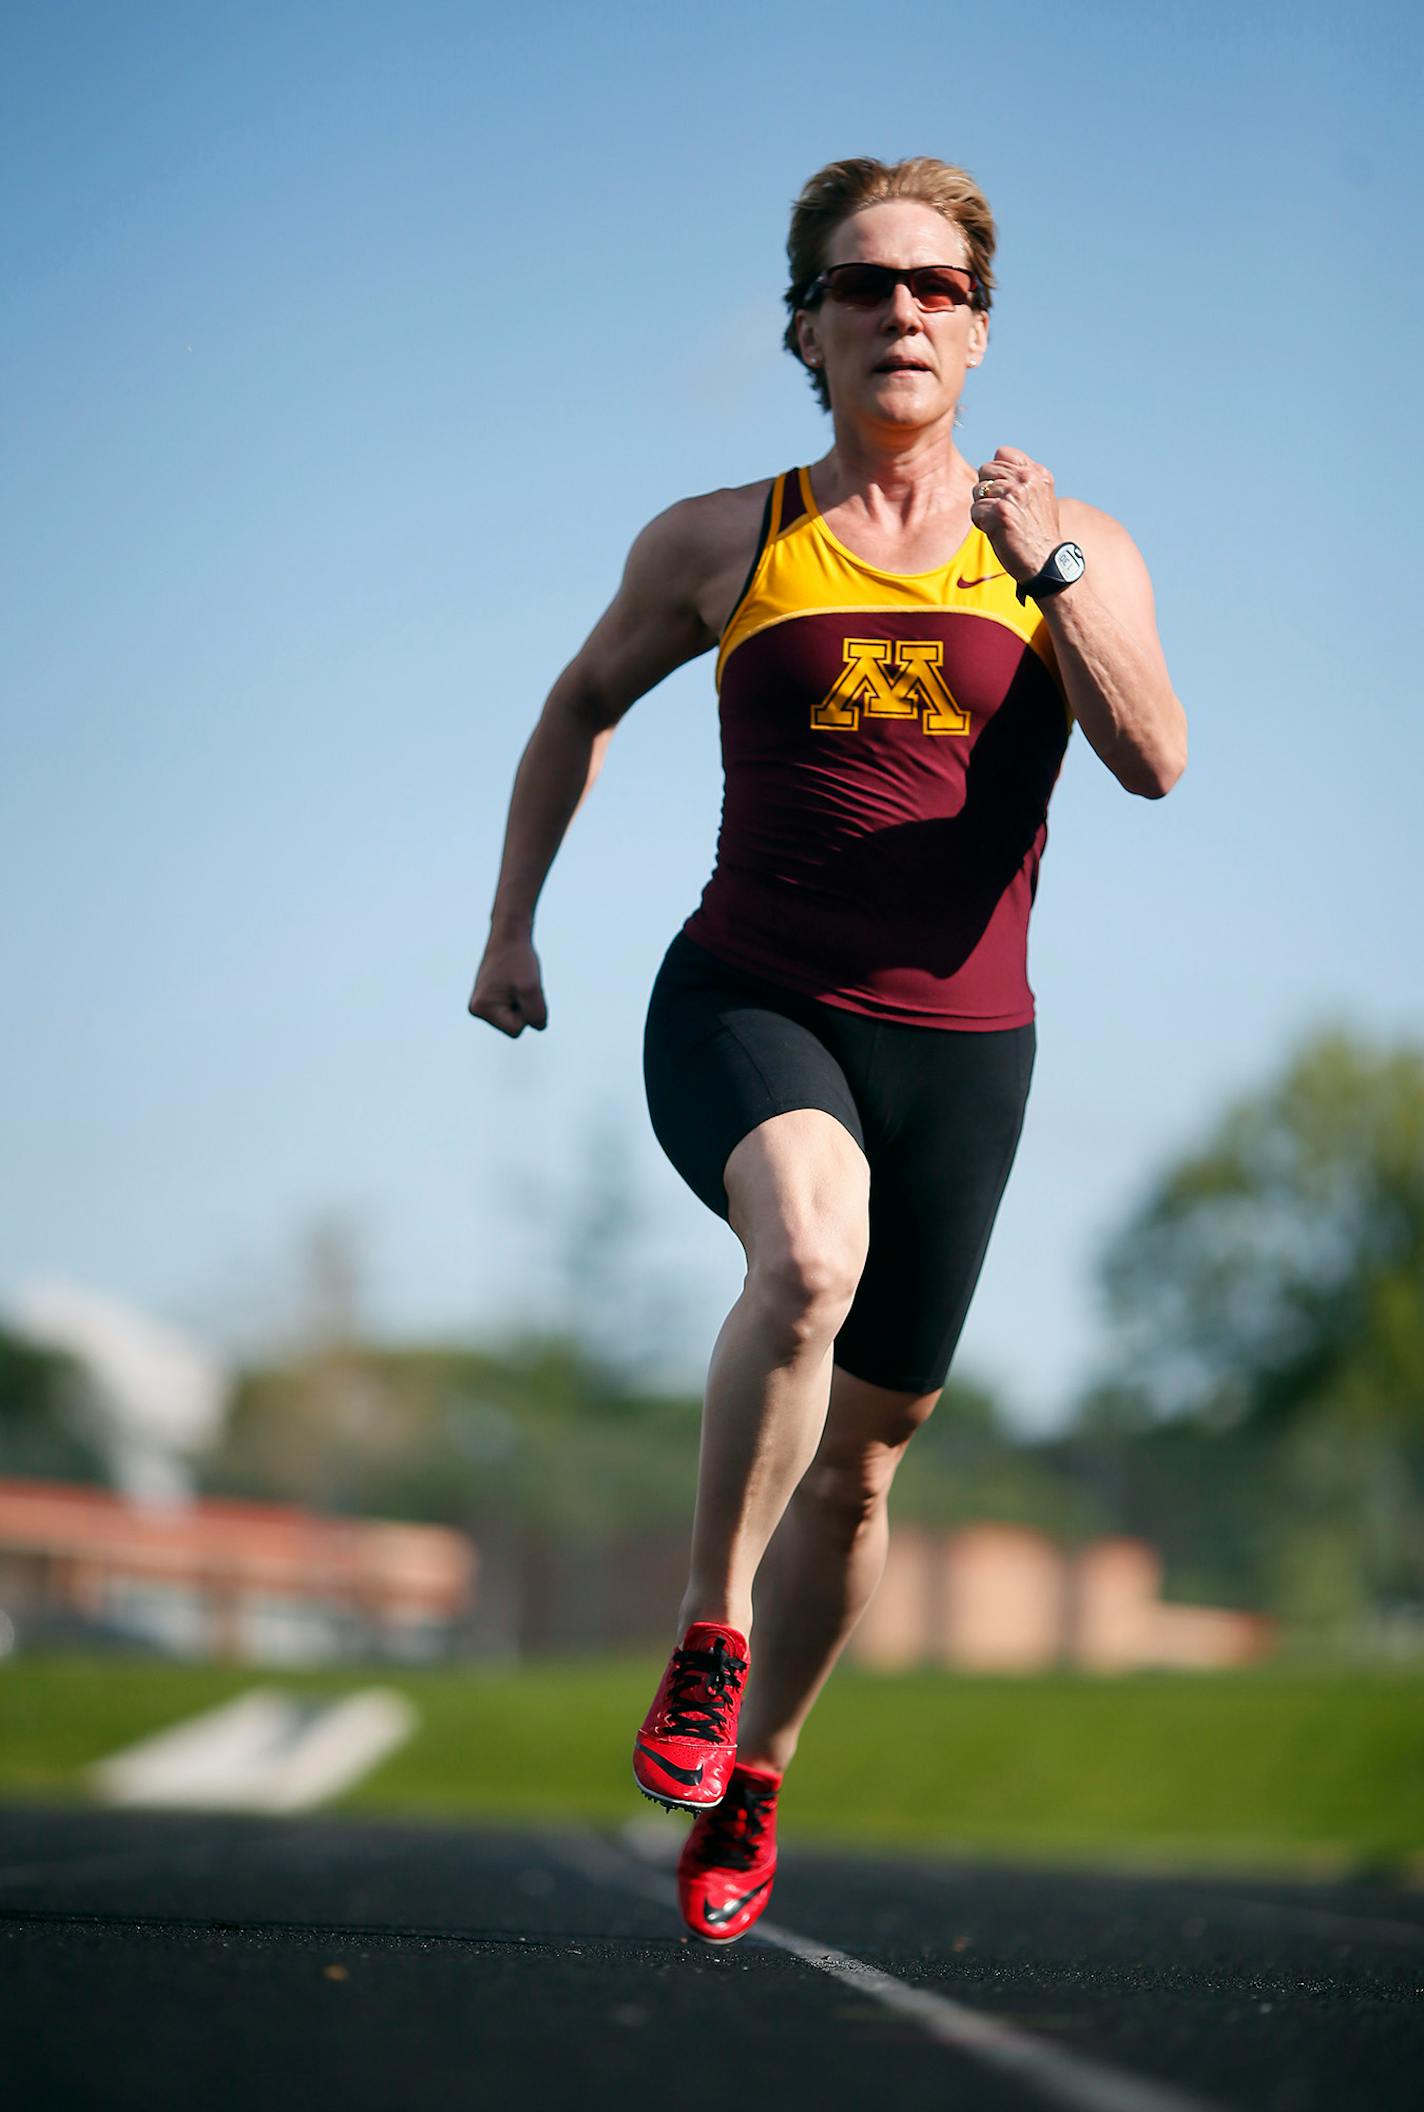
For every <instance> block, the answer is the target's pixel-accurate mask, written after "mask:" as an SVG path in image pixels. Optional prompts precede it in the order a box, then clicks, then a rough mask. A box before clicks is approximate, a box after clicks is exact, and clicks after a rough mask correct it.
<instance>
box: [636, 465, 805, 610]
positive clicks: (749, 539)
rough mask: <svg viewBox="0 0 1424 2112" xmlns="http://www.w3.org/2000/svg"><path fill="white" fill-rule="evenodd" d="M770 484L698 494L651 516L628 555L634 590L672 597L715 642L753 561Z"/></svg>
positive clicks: (763, 482)
mask: <svg viewBox="0 0 1424 2112" xmlns="http://www.w3.org/2000/svg"><path fill="white" fill-rule="evenodd" d="M771 482H772V480H771V478H770V477H761V478H758V480H757V481H756V482H755V483H754V484H734V485H726V486H724V487H723V488H722V489H721V490H720V491H704V492H699V493H697V494H696V495H695V496H694V497H692V498H687V499H679V500H677V501H676V503H675V504H674V505H672V506H669V507H667V508H665V509H664V511H663V512H662V513H660V514H657V515H655V516H654V518H653V519H652V520H651V521H649V523H648V525H647V527H646V528H644V530H643V531H642V533H641V534H640V535H639V536H638V538H637V540H636V541H635V543H634V544H633V548H632V550H631V552H630V553H629V559H628V576H629V581H630V584H631V585H632V587H633V590H634V591H635V592H636V591H638V590H639V588H642V587H646V588H647V589H649V590H651V591H653V592H656V593H660V594H662V595H667V594H669V593H671V594H672V595H674V596H675V598H676V599H677V600H678V601H679V602H681V603H683V604H684V605H685V606H687V607H689V608H690V609H691V610H694V611H695V612H696V619H697V621H698V623H699V624H700V626H701V628H702V630H703V632H704V634H705V636H706V637H707V639H708V641H709V642H711V641H714V640H715V639H716V638H717V637H718V636H719V635H720V632H721V629H722V626H723V624H724V623H725V622H726V619H727V615H728V612H729V611H730V609H731V606H732V602H733V601H734V599H735V598H736V595H737V592H738V589H739V588H740V586H741V584H742V581H743V579H744V578H745V577H746V572H747V567H748V566H749V565H750V563H751V561H752V556H753V553H754V552H755V549H756V540H757V533H758V530H759V528H760V526H761V517H762V512H763V510H764V508H765V505H766V495H767V493H768V491H769V490H770V489H771Z"/></svg>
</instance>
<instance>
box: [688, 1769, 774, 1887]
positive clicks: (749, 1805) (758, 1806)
mask: <svg viewBox="0 0 1424 2112" xmlns="http://www.w3.org/2000/svg"><path fill="white" fill-rule="evenodd" d="M778 1786H779V1785H778V1784H777V1783H775V1782H759V1781H758V1780H757V1778H756V1777H755V1776H754V1775H743V1774H734V1775H733V1776H732V1779H731V1781H730V1782H729V1783H728V1785H727V1794H726V1796H725V1797H723V1799H722V1801H721V1803H720V1804H714V1805H713V1807H712V1809H711V1811H709V1812H708V1813H707V1814H706V1816H705V1818H704V1819H703V1821H702V1823H703V1825H704V1826H705V1827H706V1829H707V1830H706V1832H705V1834H704V1835H703V1844H702V1860H703V1861H704V1862H707V1863H715V1864H716V1865H717V1867H718V1868H719V1869H724V1870H750V1869H751V1867H752V1864H753V1863H754V1862H755V1861H756V1859H757V1857H758V1855H759V1854H760V1853H761V1844H762V1836H763V1835H764V1834H765V1832H766V1826H767V1821H768V1819H769V1818H770V1817H771V1808H772V1806H773V1804H775V1802H776V1792H777V1788H778Z"/></svg>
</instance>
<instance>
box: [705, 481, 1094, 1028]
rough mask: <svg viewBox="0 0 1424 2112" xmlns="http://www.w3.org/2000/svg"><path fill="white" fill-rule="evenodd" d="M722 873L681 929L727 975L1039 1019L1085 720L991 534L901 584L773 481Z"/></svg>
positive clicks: (734, 647) (722, 682) (738, 661)
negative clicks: (1043, 915) (1060, 821)
mask: <svg viewBox="0 0 1424 2112" xmlns="http://www.w3.org/2000/svg"><path fill="white" fill-rule="evenodd" d="M717 685H718V692H719V697H720V708H721V722H722V761H723V767H724V770H725V773H726V784H725V789H724V793H723V800H722V825H721V830H720V832H719V835H718V839H717V859H716V866H715V869H714V871H713V874H712V877H711V879H710V880H709V881H708V883H707V885H706V887H705V888H704V889H703V893H702V901H701V904H700V906H699V907H698V908H697V909H696V910H694V911H693V913H692V915H691V916H690V917H688V919H687V920H686V922H685V924H684V926H683V929H684V931H685V932H686V933H687V936H688V937H689V938H690V939H693V940H695V941H696V943H697V944H698V945H699V946H705V947H706V948H707V950H708V951H709V952H710V953H714V954H716V955H718V956H719V958H721V959H722V960H724V961H726V962H728V963H729V964H730V965H731V966H732V967H735V968H740V969H741V970H743V971H744V972H745V973H747V974H749V975H754V976H760V977H762V978H763V979H765V980H766V981H769V982H774V983H779V984H781V985H783V986H784V987H785V988H787V989H791V990H796V991H799V992H801V993H803V994H805V995H807V996H810V997H816V998H820V999H821V1000H822V1001H823V1002H824V1003H826V1004H829V1005H839V1006H842V1007H843V1008H844V1009H845V1010H847V1011H850V1012H863V1013H866V1014H868V1015H869V1016H870V1017H872V1018H874V1019H887V1020H899V1021H902V1022H905V1023H907V1024H909V1025H912V1026H921V1027H960V1028H968V1029H971V1030H978V1031H984V1030H987V1029H990V1028H996V1027H1016V1026H1022V1025H1024V1024H1025V1023H1026V1022H1027V1021H1028V1020H1031V1019H1032V1018H1033V1016H1034V1007H1033V992H1032V990H1031V989H1030V988H1029V983H1028V973H1027V959H1026V956H1027V946H1028V920H1029V910H1030V908H1031V906H1032V903H1033V897H1034V892H1035V889H1036V887H1037V885H1038V867H1039V861H1040V859H1041V858H1042V856H1043V849H1044V845H1045V843H1046V842H1047V840H1048V818H1047V817H1048V801H1049V795H1050V794H1051V792H1052V790H1053V787H1054V784H1055V782H1056V781H1057V777H1058V772H1059V769H1060V767H1061V765H1062V761H1063V753H1064V750H1065V748H1066V746H1067V742H1068V733H1069V728H1070V726H1071V723H1072V722H1071V716H1070V714H1069V711H1068V709H1067V706H1066V703H1065V700H1064V697H1063V692H1062V689H1061V687H1060V684H1059V681H1058V676H1057V672H1056V669H1055V665H1054V661H1053V654H1052V647H1051V643H1050V640H1049V637H1048V633H1047V630H1046V627H1045V625H1044V622H1043V617H1042V615H1041V613H1040V611H1039V609H1038V608H1037V606H1036V605H1035V604H1034V603H1033V602H1028V603H1027V604H1021V603H1020V602H1019V600H1018V598H1017V596H1016V594H1015V592H1014V582H1013V581H1012V579H1010V578H1009V576H1008V575H1007V573H1006V572H1005V571H1004V568H1003V566H1002V565H1001V564H1000V563H999V560H998V558H997V557H996V556H995V555H994V552H993V549H992V547H991V545H990V543H989V541H988V538H987V537H986V536H985V535H984V533H983V531H982V529H978V528H971V529H970V531H969V534H968V535H967V536H966V537H965V539H964V541H963V542H962V543H961V544H960V546H959V548H958V550H956V551H955V553H954V556H953V557H952V558H951V559H950V561H949V563H948V564H946V565H940V566H937V567H936V568H935V570H933V571H931V572H910V573H902V572H886V571H883V570H882V569H881V568H880V567H879V566H877V565H872V564H869V563H867V561H866V560H865V559H864V558H861V557H856V556H855V555H854V553H853V552H852V551H850V550H848V549H846V547H845V545H844V544H843V543H840V542H838V541H837V540H836V538H835V536H834V535H833V534H832V533H831V531H830V529H829V528H828V527H827V526H826V524H825V522H824V521H823V520H822V518H821V515H820V511H819V509H818V508H817V505H816V502H815V500H814V498H813V497H812V495H811V481H810V478H809V476H808V474H807V472H806V471H805V470H804V469H799V470H792V471H788V472H787V473H786V474H785V475H784V476H780V477H777V479H776V480H775V482H774V484H773V485H772V489H771V493H770V496H769V498H768V501H767V508H766V513H765V516H764V519H763V524H762V535H761V541H760V544H759V547H758V551H757V556H756V559H755V561H754V563H753V565H752V569H751V572H750V573H749V575H748V578H747V583H746V586H745V588H744V589H743V592H742V596H741V599H740V600H739V601H738V603H737V605H736V608H735V609H734V610H733V612H732V615H731V618H730V620H729V622H728V624H727V627H726V629H725V631H724V632H723V634H722V643H721V650H720V651H719V653H718V656H717Z"/></svg>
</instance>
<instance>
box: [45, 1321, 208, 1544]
mask: <svg viewBox="0 0 1424 2112" xmlns="http://www.w3.org/2000/svg"><path fill="white" fill-rule="evenodd" d="M9 1318H10V1320H11V1322H12V1324H13V1326H14V1328H15V1331H16V1333H18V1334H21V1335H24V1336H26V1337H27V1338H28V1339H29V1340H30V1341H31V1342H34V1343H37V1344H39V1345H41V1346H42V1347H44V1348H47V1349H59V1350H65V1351H67V1352H68V1353H69V1354H70V1355H71V1356H72V1357H75V1358H76V1359H77V1360H78V1361H79V1363H80V1364H81V1365H82V1367H83V1369H84V1372H85V1375H86V1378H87V1379H88V1382H89V1384H88V1388H87V1393H88V1399H87V1402H86V1406H87V1407H88V1408H89V1411H90V1414H91V1417H92V1430H93V1435H94V1437H95V1438H96V1440H97V1441H98V1443H99V1444H100V1445H102V1446H103V1448H104V1450H105V1451H106V1453H107V1454H108V1456H109V1459H110V1461H111V1464H112V1469H113V1474H114V1480H115V1482H116V1484H117V1486H118V1487H119V1488H120V1489H122V1490H123V1492H124V1494H125V1495H126V1496H129V1497H131V1498H133V1499H134V1500H135V1501H137V1502H142V1503H182V1502H184V1501H186V1500H187V1498H188V1497H189V1496H190V1495H191V1493H192V1477H191V1474H190V1472H189V1469H188V1464H187V1461H188V1455H189V1454H190V1453H191V1451H192V1450H193V1449H194V1448H195V1447H197V1446H200V1445H203V1444H206V1443H207V1442H208V1441H209V1440H210V1439H211V1438H212V1437H214V1436H215V1435H216V1434H217V1431H218V1429H219V1426H220V1424H221V1421H222V1415H223V1408H224V1403H225V1400H226V1396H227V1386H228V1380H227V1374H226V1373H225V1371H224V1370H223V1368H222V1367H221V1365H219V1364H218V1363H217V1362H216V1361H215V1359H213V1358H212V1357H210V1356H209V1355H208V1354H207V1353H206V1352H205V1351H203V1350H201V1349H199V1348H198V1347H197V1345H196V1344H195V1343H193V1342H190V1341H189V1340H188V1339H187V1338H186V1337H185V1336H183V1335H181V1334H179V1333H178V1331H177V1330H176V1329H175V1328H172V1327H168V1326H166V1325H165V1324H164V1323H163V1322H162V1321H159V1320H154V1319H152V1318H151V1317H150V1316H149V1315H148V1314H147V1313H143V1312H140V1311H139V1310H138V1308H137V1307H136V1306H132V1305H128V1304H126V1303H125V1302H124V1301H123V1300H122V1299H119V1298H114V1297H110V1296H108V1295H107V1294H106V1293H104V1292H102V1291H91V1290H86V1289H84V1288H83V1287H82V1286H81V1285H78V1284H73V1283H63V1282H45V1281H36V1282H31V1283H27V1284H24V1285H22V1286H21V1289H20V1291H19V1293H18V1294H17V1296H16V1298H15V1300H14V1302H13V1305H12V1308H11V1313H10V1315H9Z"/></svg>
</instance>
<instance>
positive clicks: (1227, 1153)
mask: <svg viewBox="0 0 1424 2112" xmlns="http://www.w3.org/2000/svg"><path fill="white" fill-rule="evenodd" d="M1103 1281H1104V1286H1105V1289H1106V1293H1107V1300H1108V1307H1109V1312H1110V1315H1111V1318H1112V1321H1113V1323H1114V1330H1115V1345H1114V1353H1113V1356H1112V1359H1111V1368H1110V1373H1109V1378H1110V1385H1109V1388H1108V1394H1109V1396H1110V1397H1111V1398H1112V1399H1114V1400H1115V1402H1116V1408H1115V1410H1114V1412H1115V1414H1116V1415H1117V1418H1118V1421H1119V1425H1120V1426H1121V1425H1122V1424H1123V1421H1124V1416H1126V1419H1127V1421H1129V1422H1130V1421H1131V1418H1132V1416H1133V1415H1134V1414H1135V1415H1137V1416H1138V1417H1139V1418H1140V1421H1141V1426H1142V1430H1141V1434H1140V1435H1141V1441H1140V1443H1139V1445H1138V1447H1137V1449H1138V1452H1139V1455H1140V1456H1139V1468H1140V1466H1141V1463H1142V1460H1144V1459H1145V1457H1146V1449H1147V1448H1148V1447H1149V1445H1150V1444H1151V1443H1152V1442H1153V1441H1152V1440H1151V1439H1150V1436H1149V1433H1150V1432H1151V1431H1152V1430H1153V1428H1154V1427H1155V1426H1157V1425H1160V1424H1161V1423H1163V1422H1172V1423H1174V1424H1176V1425H1177V1427H1178V1430H1179V1431H1180V1432H1183V1433H1185V1432H1187V1431H1193V1432H1195V1433H1198V1434H1200V1435H1208V1434H1211V1433H1215V1434H1216V1435H1218V1436H1219V1437H1221V1438H1222V1439H1223V1440H1226V1439H1228V1438H1229V1439H1231V1440H1232V1442H1231V1443H1230V1444H1227V1443H1225V1442H1223V1444H1222V1445H1221V1446H1220V1447H1219V1448H1218V1458H1217V1460H1216V1461H1215V1462H1213V1463H1212V1465H1211V1467H1210V1468H1208V1466H1207V1457H1206V1455H1205V1454H1204V1453H1202V1452H1201V1451H1200V1448H1198V1455H1197V1467H1198V1470H1199V1479H1198V1483H1197V1487H1198V1490H1199V1491H1200V1489H1201V1488H1203V1487H1207V1486H1210V1485H1211V1484H1212V1483H1213V1482H1214V1483H1216V1484H1217V1488H1216V1495H1217V1499H1218V1502H1219V1504H1220V1509H1219V1511H1218V1512H1217V1514H1216V1515H1217V1517H1218V1519H1219V1520H1221V1521H1223V1522H1227V1523H1228V1524H1229V1531H1230V1533H1231V1534H1232V1535H1233V1536H1234V1543H1235V1552H1236V1557H1237V1560H1236V1563H1235V1573H1236V1574H1238V1575H1239V1574H1241V1572H1242V1569H1243V1567H1247V1568H1249V1566H1250V1565H1249V1563H1248V1562H1245V1561H1244V1559H1243V1557H1244V1551H1245V1549H1246V1546H1247V1542H1248V1540H1252V1539H1253V1540H1254V1547H1255V1561H1256V1563H1257V1566H1258V1568H1259V1569H1260V1571H1261V1573H1262V1575H1263V1577H1264V1591H1265V1596H1266V1598H1267V1600H1268V1602H1270V1603H1273V1604H1274V1605H1275V1606H1276V1608H1277V1610H1279V1611H1282V1612H1285V1613H1287V1614H1288V1615H1290V1616H1292V1617H1299V1618H1300V1619H1302V1620H1304V1621H1307V1622H1313V1623H1315V1624H1317V1625H1328V1624H1335V1625H1344V1624H1347V1623H1348V1622H1349V1621H1350V1620H1351V1619H1356V1618H1358V1617H1359V1615H1360V1614H1361V1612H1362V1610H1363V1609H1365V1608H1366V1607H1368V1606H1370V1605H1378V1604H1380V1603H1381V1602H1383V1601H1387V1600H1390V1599H1394V1600H1404V1601H1415V1602H1418V1601H1424V1050H1420V1049H1418V1048H1415V1047H1412V1046H1409V1045H1404V1046H1398V1047H1393V1048H1378V1047H1374V1046H1371V1045H1370V1044H1369V1043H1367V1042H1365V1041H1363V1040H1362V1039H1360V1038H1359V1037H1357V1036H1353V1035H1351V1034H1349V1033H1346V1032H1344V1031H1341V1030H1333V1031H1329V1032H1325V1033H1321V1034H1319V1035H1317V1036H1315V1037H1314V1038H1312V1039H1311V1040H1309V1041H1308V1042H1306V1043H1305V1044H1304V1045H1303V1046H1302V1047H1301V1048H1299V1049H1298V1050H1297V1051H1296V1052H1295V1054H1294V1055H1293V1056H1292V1057H1291V1059H1290V1060H1289V1061H1288V1062H1287V1064H1286V1065H1285V1067H1284V1068H1283V1070H1282V1072H1281V1073H1280V1075H1279V1076H1278V1077H1277V1078H1276V1079H1274V1080H1273V1081H1271V1082H1270V1083H1269V1084H1268V1085H1267V1086H1266V1087H1265V1088H1264V1089H1263V1090H1261V1091H1259V1092H1256V1093H1253V1094H1250V1095H1248V1096H1246V1097H1244V1098H1242V1099H1241V1100H1239V1101H1238V1102H1237V1103H1236V1104H1235V1105H1234V1106H1232V1107H1230V1108H1228V1109H1227V1111H1226V1112H1225V1114H1224V1115H1223V1116H1222V1118H1221V1120H1220V1121H1219V1122H1218V1123H1217V1125H1216V1127H1215V1129H1214V1130H1213V1131H1212V1133H1211V1134H1210V1135H1209V1136H1208V1137H1207V1138H1206V1140H1205V1141H1204V1142H1203V1143H1202V1144H1201V1145H1200V1146H1198V1147H1197V1148H1196V1149H1194V1150H1191V1151H1189V1152H1187V1153H1186V1154H1185V1155H1184V1156H1183V1157H1182V1158H1181V1159H1179V1160H1178V1161H1177V1163H1176V1164H1175V1165H1173V1166H1171V1167H1169V1168H1168V1169H1167V1170H1166V1171H1165V1172H1164V1173H1163V1174H1162V1176H1161V1177H1160V1178H1159V1179H1158V1180H1157V1181H1156V1182H1155V1184H1154V1185H1153V1187H1152V1189H1151V1191H1150V1192H1149V1193H1148V1195H1147V1196H1146V1198H1145V1200H1144V1201H1143V1203H1142V1205H1141V1207H1140V1208H1139V1209H1138V1210H1137V1211H1136V1212H1135V1213H1134V1214H1133V1216H1132V1217H1131V1219H1130V1220H1129V1221H1128V1223H1127V1224H1125V1225H1124V1226H1123V1228H1122V1229H1121V1231H1120V1232H1119V1233H1118V1234H1117V1236H1116V1238H1115V1239H1114V1240H1113V1241H1112V1243H1111V1245H1110V1247H1109V1249H1108V1251H1107V1253H1106V1256H1105V1260H1104V1267H1103ZM1125 1403H1126V1404H1132V1405H1131V1406H1129V1407H1127V1408H1126V1409H1125V1407H1124V1404H1125ZM1099 1405H1100V1406H1101V1396H1100V1401H1099ZM1156 1450H1157V1453H1158V1455H1159V1458H1160V1457H1162V1456H1163V1454H1164V1448H1163V1446H1162V1445H1161V1444H1160V1442H1157V1443H1156ZM1228 1455H1229V1456H1230V1460H1231V1462H1232V1463H1233V1465H1234V1468H1235V1470H1236V1471H1237V1472H1239V1473H1240V1474H1241V1475H1242V1476H1243V1477H1245V1478H1246V1481H1245V1483H1244V1484H1243V1486H1242V1487H1241V1488H1240V1489H1236V1490H1233V1489H1232V1487H1231V1486H1230V1477H1229V1476H1228V1478H1227V1480H1226V1482H1225V1483H1222V1482H1221V1478H1220V1476H1219V1474H1218V1473H1217V1472H1216V1468H1217V1467H1218V1466H1219V1465H1220V1464H1221V1463H1222V1462H1225V1461H1226V1460H1227V1458H1228ZM1138 1500H1139V1501H1141V1502H1144V1503H1145V1508H1147V1509H1148V1510H1149V1511H1150V1510H1151V1508H1152V1505H1151V1503H1149V1502H1145V1499H1144V1498H1143V1492H1142V1489H1141V1488H1139V1490H1138ZM1179 1502H1181V1503H1183V1504H1184V1505H1185V1507H1186V1508H1190V1507H1191V1499H1190V1498H1189V1497H1188V1496H1187V1494H1186V1484H1185V1482H1183V1484H1182V1486H1181V1491H1180V1492H1179ZM1253 1521H1254V1522H1253Z"/></svg>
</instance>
